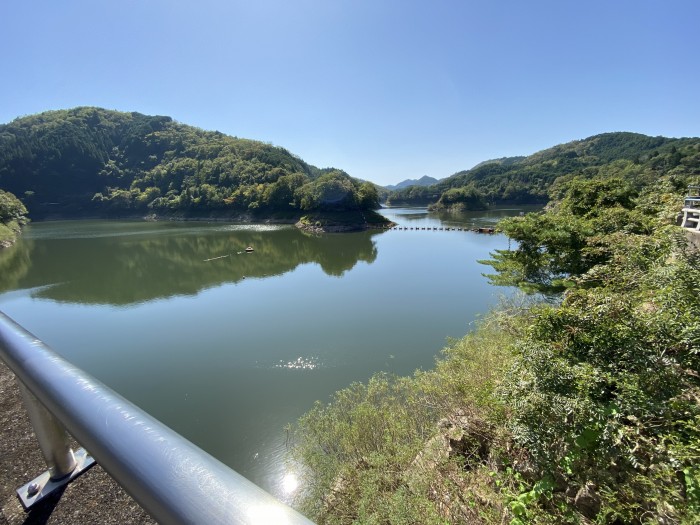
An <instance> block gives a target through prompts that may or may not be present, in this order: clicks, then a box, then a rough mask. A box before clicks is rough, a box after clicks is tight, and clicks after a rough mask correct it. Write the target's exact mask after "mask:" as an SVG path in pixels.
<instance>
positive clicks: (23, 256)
mask: <svg viewBox="0 0 700 525" xmlns="http://www.w3.org/2000/svg"><path fill="white" fill-rule="evenodd" d="M32 246H33V243H32V242H31V241H28V242H17V243H15V244H13V245H12V246H10V247H8V248H2V249H0V293H1V292H5V291H8V290H14V289H16V288H17V283H18V282H19V281H20V279H22V278H23V277H24V276H25V275H27V272H28V271H29V267H30V266H31V260H30V254H31V251H32Z"/></svg>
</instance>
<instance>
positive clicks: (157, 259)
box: [2, 228, 377, 305]
mask: <svg viewBox="0 0 700 525" xmlns="http://www.w3.org/2000/svg"><path fill="white" fill-rule="evenodd" d="M374 234H376V232H374V233H369V232H363V233H352V234H342V235H326V236H321V237H313V236H308V235H304V234H302V233H301V232H299V231H298V230H296V229H292V228H289V229H281V230H273V231H264V232H263V231H252V230H232V231H221V230H219V229H217V230H213V229H207V228H201V229H196V230H195V231H194V232H192V231H188V232H187V233H179V234H175V235H173V234H172V233H171V232H166V231H165V230H163V232H162V233H161V232H158V233H155V234H151V235H148V236H133V235H132V236H123V237H119V236H117V237H107V236H103V237H97V238H91V239H80V238H77V239H76V238H71V239H54V240H45V241H41V242H40V243H37V249H36V250H34V253H32V272H31V273H30V274H29V275H28V276H27V277H26V279H22V281H21V282H19V283H18V285H19V286H20V287H22V288H29V287H40V286H45V285H52V286H48V287H45V288H41V289H40V290H39V291H38V292H36V293H37V295H38V296H39V297H45V298H48V299H54V300H58V301H67V302H78V303H98V304H100V303H107V304H115V305H124V304H130V303H137V302H143V301H149V300H152V299H157V298H166V297H171V296H173V295H183V294H184V295H188V294H196V293H198V292H199V291H201V290H203V289H205V288H210V287H213V286H217V285H219V284H222V283H235V282H238V281H240V280H242V279H244V278H246V277H269V276H273V275H279V274H282V273H285V272H288V271H291V270H293V269H294V268H296V267H297V266H298V265H299V264H305V263H313V262H317V263H319V264H320V266H321V268H322V269H323V271H324V272H326V273H327V274H328V275H342V274H343V273H344V272H346V271H347V270H350V269H351V268H352V267H353V266H355V264H356V263H357V262H358V261H366V262H372V261H374V260H375V259H376V257H377V250H376V246H375V245H374V243H373V242H372V237H371V236H372V235H374ZM246 246H253V247H254V248H255V251H254V252H253V253H250V254H247V253H245V251H244V250H245V248H246ZM222 256H224V257H222ZM217 257H220V258H217ZM208 259H211V260H208ZM2 281H5V279H4V278H3V279H2Z"/></svg>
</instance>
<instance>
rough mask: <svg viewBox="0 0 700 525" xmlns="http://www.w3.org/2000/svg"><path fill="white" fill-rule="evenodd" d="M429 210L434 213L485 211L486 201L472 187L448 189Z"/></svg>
mask: <svg viewBox="0 0 700 525" xmlns="http://www.w3.org/2000/svg"><path fill="white" fill-rule="evenodd" d="M430 209H432V210H436V211H440V210H448V211H464V210H484V209H486V200H485V199H484V196H483V194H482V193H481V192H479V191H478V190H477V189H476V188H475V187H474V186H471V185H470V186H464V187H460V188H450V189H449V190H447V191H446V192H445V193H443V194H442V195H441V196H440V199H439V200H438V202H437V203H436V204H434V205H433V206H431V207H430Z"/></svg>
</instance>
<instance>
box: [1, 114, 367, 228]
mask: <svg viewBox="0 0 700 525" xmlns="http://www.w3.org/2000/svg"><path fill="white" fill-rule="evenodd" d="M0 188H2V189H3V190H6V191H8V192H11V193H13V194H14V195H16V196H17V197H18V198H19V199H21V201H22V202H23V203H24V205H26V207H27V210H28V212H29V215H30V217H32V218H39V219H40V218H47V217H87V216H92V217H95V216H105V217H125V216H146V215H151V216H156V217H160V216H163V217H171V218H172V217H180V218H188V217H211V218H229V219H231V218H238V219H247V220H272V221H278V222H295V221H297V220H299V219H300V218H302V217H303V216H305V215H311V216H312V218H311V220H310V221H308V222H311V223H312V224H313V225H315V226H316V227H319V228H323V224H324V223H325V221H326V219H327V218H329V217H330V218H331V220H332V222H333V224H338V223H340V224H341V225H342V226H343V227H344V229H353V228H357V229H361V228H364V227H366V224H367V222H373V221H374V222H376V221H381V218H379V217H378V216H377V215H376V214H375V213H374V212H373V210H374V209H376V208H377V207H378V194H377V190H376V188H375V186H374V185H373V184H371V183H368V182H360V181H357V180H355V179H353V178H352V177H350V176H349V175H348V174H347V173H345V172H343V171H341V170H337V169H332V168H328V169H319V168H316V167H314V166H311V165H309V164H307V163H306V162H304V161H303V160H301V159H300V158H298V157H297V156H295V155H293V154H291V153H290V152H289V151H287V150H285V149H284V148H280V147H276V146H272V145H270V144H265V143H262V142H258V141H254V140H248V139H241V138H236V137H231V136H227V135H224V134H222V133H219V132H215V131H203V130H201V129H198V128H195V127H192V126H187V125H184V124H180V123H178V122H175V121H173V120H172V119H171V118H170V117H163V116H147V115H142V114H139V113H124V112H118V111H108V110H105V109H100V108H93V107H80V108H75V109H70V110H60V111H49V112H45V113H41V114H38V115H32V116H28V117H22V118H18V119H16V120H14V121H12V122H10V123H9V124H5V125H1V126H0ZM335 214H341V215H340V216H341V218H340V219H339V220H337V219H336V217H335Z"/></svg>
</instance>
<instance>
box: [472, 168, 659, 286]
mask: <svg viewBox="0 0 700 525" xmlns="http://www.w3.org/2000/svg"><path fill="white" fill-rule="evenodd" d="M561 193H562V197H561V200H560V201H558V202H556V203H554V204H553V205H551V206H550V209H548V210H547V211H546V212H540V213H529V214H527V215H525V216H523V217H513V218H510V219H505V220H503V221H501V222H500V223H499V227H500V228H502V230H503V231H504V232H505V234H506V235H508V236H509V237H510V238H511V239H512V240H513V241H515V242H516V243H517V248H516V249H515V250H496V252H495V253H493V254H492V257H493V258H492V259H491V260H489V261H482V262H484V263H485V264H488V265H490V266H492V267H493V268H494V269H495V270H496V271H497V272H498V273H497V274H495V275H490V276H489V278H490V279H491V281H492V282H493V283H494V284H497V285H508V286H520V287H521V288H523V289H524V290H526V291H538V292H543V293H554V292H559V291H561V290H563V289H565V288H566V287H568V286H571V285H572V279H573V278H575V277H577V276H580V275H583V274H584V273H585V272H587V271H588V270H590V269H591V268H593V267H594V266H596V265H600V264H602V263H604V262H606V261H607V260H608V259H609V258H610V257H611V255H612V252H613V248H614V245H615V243H616V242H618V239H617V237H619V235H618V234H624V236H625V237H627V238H628V236H630V235H646V234H648V233H650V232H651V231H652V229H653V224H654V220H655V218H656V212H657V211H658V210H656V209H653V208H640V207H636V206H635V198H636V196H637V193H636V190H635V189H634V188H633V187H632V186H631V185H629V184H627V183H626V182H625V181H624V180H622V179H618V178H612V179H592V180H588V179H583V178H573V179H570V180H569V181H568V182H567V183H566V189H565V190H561ZM623 242H624V239H623Z"/></svg>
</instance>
